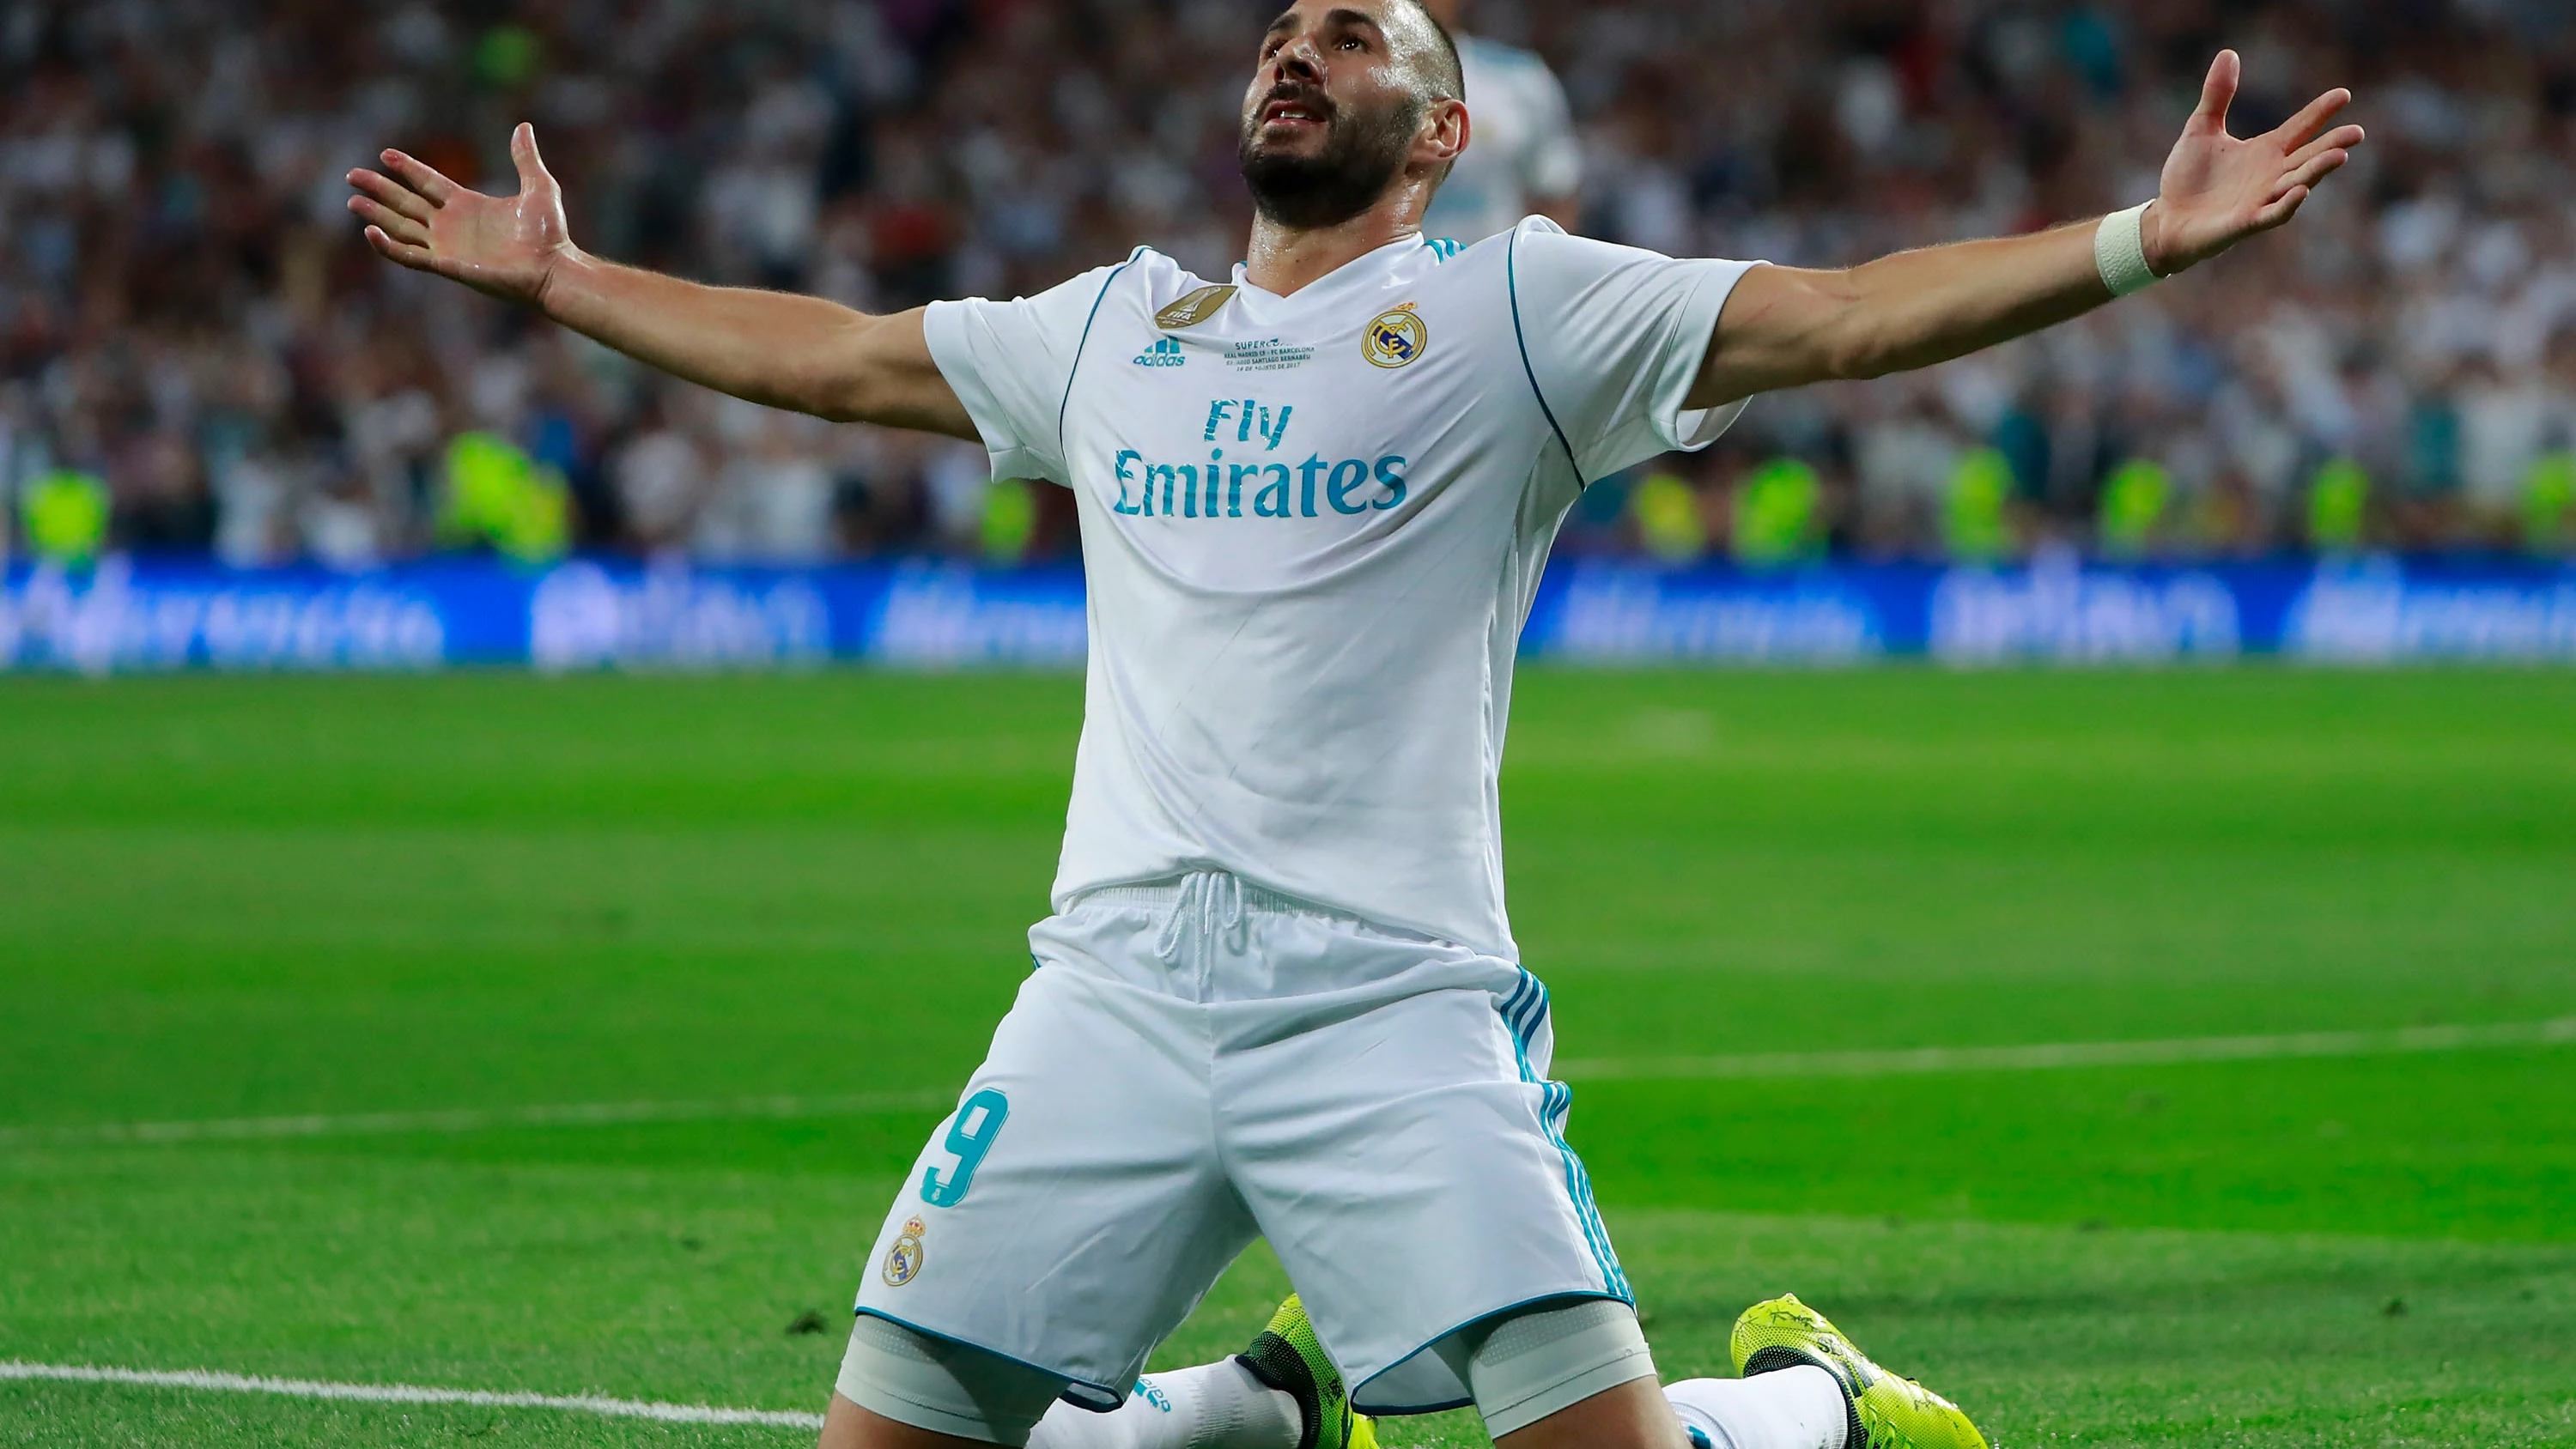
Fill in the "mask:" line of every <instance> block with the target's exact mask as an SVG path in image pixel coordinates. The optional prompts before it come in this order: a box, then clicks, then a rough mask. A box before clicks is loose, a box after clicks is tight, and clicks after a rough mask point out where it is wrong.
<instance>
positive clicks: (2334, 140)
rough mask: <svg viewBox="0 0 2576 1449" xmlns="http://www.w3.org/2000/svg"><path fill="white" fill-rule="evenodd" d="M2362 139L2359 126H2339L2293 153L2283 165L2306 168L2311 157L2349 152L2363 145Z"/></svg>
mask: <svg viewBox="0 0 2576 1449" xmlns="http://www.w3.org/2000/svg"><path fill="white" fill-rule="evenodd" d="M2361 137H2362V130H2361V128H2360V127H2359V126H2337V127H2335V128H2334V129H2333V130H2331V131H2328V132H2327V133H2325V134H2324V135H2322V136H2319V137H2318V138H2316V139H2315V140H2313V141H2310V142H2309V143H2308V144H2306V145H2304V146H2302V147H2300V148H2299V149H2298V150H2296V151H2293V152H2291V153H2290V155H2289V158H2288V160H2286V161H2285V162H2284V163H2283V164H2284V165H2287V166H2293V167H2297V166H2304V165H2306V164H2307V163H2308V160H2309V158H2310V157H2314V156H2322V155H2324V154H2325V153H2327V152H2328V151H2349V150H2351V149H2352V148H2353V147H2355V146H2358V145H2360V144H2361Z"/></svg>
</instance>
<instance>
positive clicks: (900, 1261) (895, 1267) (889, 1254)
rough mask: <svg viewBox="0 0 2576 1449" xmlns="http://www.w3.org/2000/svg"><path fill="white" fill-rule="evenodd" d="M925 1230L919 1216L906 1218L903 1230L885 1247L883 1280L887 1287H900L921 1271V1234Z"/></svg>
mask: <svg viewBox="0 0 2576 1449" xmlns="http://www.w3.org/2000/svg"><path fill="white" fill-rule="evenodd" d="M924 1231H925V1229H924V1227H923V1226H922V1221H921V1219H919V1218H912V1219H909V1220H907V1221H906V1222H905V1223H904V1225H903V1232H902V1233H900V1234H898V1235H897V1236H896V1238H895V1240H894V1246H893V1247H891V1248H888V1249H886V1256H885V1280H886V1286H887V1287H889V1288H900V1287H902V1286H903V1285H904V1284H906V1283H909V1282H911V1281H912V1280H913V1278H914V1276H915V1275H917V1274H919V1273H920V1272H921V1235H922V1233H923V1232H924Z"/></svg>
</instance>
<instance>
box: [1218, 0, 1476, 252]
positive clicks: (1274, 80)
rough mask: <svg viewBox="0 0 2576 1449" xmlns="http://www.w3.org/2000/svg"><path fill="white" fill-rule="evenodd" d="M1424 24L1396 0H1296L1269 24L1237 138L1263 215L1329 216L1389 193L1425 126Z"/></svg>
mask: <svg viewBox="0 0 2576 1449" xmlns="http://www.w3.org/2000/svg"><path fill="white" fill-rule="evenodd" d="M1428 30H1429V27H1428V26H1427V24H1426V23H1425V22H1424V20H1423V18H1422V16H1421V15H1420V14H1419V13H1418V12H1416V11H1414V10H1413V9H1412V8H1411V7H1410V6H1409V5H1408V4H1406V3H1404V0H1298V3H1297V4H1295V5H1293V6H1291V7H1290V8H1289V9H1288V10H1287V11H1286V12H1284V13H1282V14H1281V15H1280V17H1279V18H1278V19H1277V20H1274V21H1272V22H1271V24H1270V30H1269V32H1268V33H1267V34H1266V35H1264V36H1263V37H1262V41H1261V65H1260V68H1259V69H1258V70H1256V71H1254V72H1253V77H1252V86H1251V89H1250V90H1248V91H1247V92H1245V94H1244V101H1243V133H1242V139H1241V143H1240V145H1239V146H1238V148H1237V154H1238V155H1239V157H1240V159H1241V160H1242V163H1243V179H1244V181H1245V182H1246V184H1248V185H1249V186H1250V187H1251V188H1252V198H1253V203H1254V204H1255V205H1256V206H1258V207H1259V208H1260V209H1261V214H1262V215H1263V216H1265V217H1268V218H1269V219H1270V220H1272V221H1275V222H1278V223H1281V224H1282V225H1286V226H1292V227H1320V226H1330V225H1333V224H1334V223H1336V222H1341V221H1347V220H1349V219H1350V218H1351V217H1354V216H1357V215H1358V214H1359V213H1361V212H1363V211H1365V210H1367V209H1368V208H1369V206H1370V205H1371V204H1373V203H1374V202H1376V200H1377V199H1378V198H1379V197H1380V196H1382V195H1384V194H1385V192H1386V189H1387V187H1388V185H1389V184H1390V183H1392V182H1393V181H1394V180H1395V178H1396V176H1397V175H1398V174H1399V173H1400V172H1402V170H1403V169H1404V165H1405V162H1406V161H1407V160H1408V159H1409V158H1410V157H1411V154H1412V151H1413V147H1414V143H1415V141H1416V139H1417V138H1418V133H1419V132H1420V130H1421V127H1422V119H1423V115H1424V113H1425V109H1426V106H1427V103H1428V96H1427V87H1426V85H1425V82H1424V81H1423V80H1422V78H1421V77H1420V75H1419V74H1418V73H1417V71H1416V69H1415V66H1414V63H1413V59H1412V57H1413V56H1414V55H1415V54H1416V53H1417V47H1419V46H1422V45H1425V44H1433V43H1436V41H1435V40H1434V38H1433V37H1432V36H1431V35H1430V34H1429V33H1428ZM1417 31H1419V32H1421V33H1419V34H1417V33H1416V32H1417Z"/></svg>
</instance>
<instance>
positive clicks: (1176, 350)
mask: <svg viewBox="0 0 2576 1449" xmlns="http://www.w3.org/2000/svg"><path fill="white" fill-rule="evenodd" d="M1128 360H1129V361H1130V362H1133V363H1135V364H1136V365H1137V366H1138V367H1179V366H1181V365H1182V364H1183V363H1186V362H1188V361H1189V359H1188V358H1186V357H1183V356H1182V355H1181V344H1180V340H1179V339H1178V338H1174V337H1164V338H1160V339H1157V340H1156V341H1155V343H1154V345H1153V346H1151V347H1148V348H1146V349H1145V350H1144V351H1142V352H1139V353H1137V354H1136V355H1135V356H1134V357H1132V358H1129V359H1128Z"/></svg>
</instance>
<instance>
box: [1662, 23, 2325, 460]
mask: <svg viewBox="0 0 2576 1449" xmlns="http://www.w3.org/2000/svg"><path fill="white" fill-rule="evenodd" d="M2238 73H2239V65H2238V61H2237V58H2236V52H2234V51H2232V50H2229V51H2221V52H2219V55H2218V59H2217V60H2215V61H2214V62H2212V63H2211V65H2210V67H2209V79H2208V80H2207V81H2206V82H2205V83H2204V84H2203V86H2202V87H2201V95H2200V106H2199V109H2197V110H2195V111H2193V112H2192V115H2191V120H2190V121H2189V122H2188V123H2187V124H2185V125H2184V127H2183V133H2182V139H2181V140H2179V141H2177V142H2175V143H2174V149H2173V154H2172V155H2171V156H2168V157H2167V158H2166V159H2165V168H2164V176H2163V179H2162V182H2161V184H2160V186H2159V188H2158V191H2157V195H2156V199H2155V201H2154V202H2153V203H2152V204H2151V205H2149V206H2148V208H2147V211H2146V215H2145V216H2144V217H2143V218H2142V219H2141V220H2140V223H2139V240H2140V241H2142V242H2143V243H2144V245H2145V248H2146V257H2147V265H2148V266H2149V268H2150V269H2152V270H2153V271H2154V272H2155V273H2156V275H2158V276H2171V275H2172V274H2173V273H2175V272H2179V271H2181V270H2182V269H2184V268H2185V267H2189V266H2193V265H2195V264H2197V263H2199V262H2203V261H2206V260H2208V259H2209V258H2211V257H2214V256H2216V255H2218V254H2219V253H2220V252H2223V251H2225V250H2227V249H2228V248H2229V247H2231V246H2234V245H2235V244H2236V243H2238V242H2240V241H2243V240H2244V239H2245V238H2247V237H2249V236H2252V235H2254V234H2256V233H2258V232H2265V231H2269V230H2271V229H2272V228H2274V227H2276V226H2279V225H2280V224H2282V223H2283V222H2285V221H2288V220H2289V219H2290V218H2291V217H2293V216H2295V215H2297V214H2298V210H2299V207H2300V205H2301V204H2302V203H2303V202H2305V201H2306V200H2307V199H2308V194H2309V192H2310V190H2311V189H2312V188H2314V187H2315V186H2316V184H2317V183H2318V182H2320V181H2322V180H2324V179H2325V177H2326V176H2328V175H2329V174H2331V173H2332V172H2333V171H2334V170H2335V169H2336V168H2337V167H2340V166H2341V165H2343V163H2344V161H2345V160H2346V159H2347V158H2348V156H2349V154H2350V152H2351V149H2352V148H2353V147H2355V146H2358V145H2360V144H2361V128H2360V127H2359V126H2337V127H2335V128H2334V129H2332V130H2328V129H2327V123H2328V122H2329V121H2331V120H2333V119H2334V116H2335V114H2336V113H2337V112H2339V111H2341V110H2342V109H2343V108H2344V107H2345V106H2346V105H2347V104H2349V103H2350V102H2351V100H2352V93H2351V92H2349V91H2344V90H2332V91H2328V92H2326V93H2325V94H2324V95H2322V96H2319V97H2317V98H2316V99H2315V100H2314V101H2311V102H2309V104H2308V107H2307V109H2306V110H2303V111H2301V112H2299V114H2298V115H2296V116H2293V117H2292V118H2291V119H2290V120H2289V121H2288V122H2287V123H2285V124H2284V125H2282V126H2281V128H2280V129H2279V130H2276V131H2273V132H2271V133H2270V134H2269V135H2263V136H2256V137H2254V138H2252V139H2250V140H2238V139H2237V138H2236V137H2233V136H2230V135H2228V134H2227V108H2228V105H2229V103H2230V102H2232V101H2233V100H2234V99H2235V98H2236V83H2237V77H2238ZM2098 224H2099V219H2098V218H2097V219H2096V220H2095V221H2091V222H2085V223H2082V224H2079V225H2076V226H2066V227H2059V228H2057V229H2056V230H2053V231H2046V232H2039V233H2036V234H2034V235H2030V236H2018V237H2005V238H1999V239H1996V240H1993V241H1974V242H1961V243H1959V244H1957V245H1954V246H1942V247H1928V248H1926V249H1924V250H1922V251H1913V252H1900V253H1898V254H1897V255H1895V256H1892V257H1882V258H1880V259H1879V260H1877V261H1874V262H1870V263H1867V264H1865V265H1862V266H1858V267H1853V268H1850V269H1848V270H1844V271H1806V270H1802V269H1799V268H1795V267H1757V268H1755V269H1754V270H1752V271H1751V272H1748V273H1746V274H1745V276H1744V279H1743V280H1742V281H1740V282H1738V283H1737V284H1736V287H1735V291H1734V293H1733V294H1732V295H1730V296H1729V297H1728V298H1727V301H1726V308H1725V311H1724V312H1723V313H1722V314H1721V315H1720V317H1719V319H1718V325H1717V332H1716V335H1715V336H1713V337H1711V338H1710V339H1709V348H1708V360H1707V361H1706V362H1705V363H1703V364H1702V365H1701V367H1700V373H1699V379H1698V381H1697V382H1695V383H1694V384H1693V385H1692V387H1691V392H1690V396H1689V399H1688V402H1687V404H1686V405H1687V406H1689V407H1693V408H1704V407H1715V406H1718V405H1719V404H1722V403H1729V402H1733V401H1735V400H1736V399H1738V398H1745V397H1751V396H1752V395H1753V394H1755V393H1758V392H1772V391H1776V390H1778V389H1781V388H1788V387H1798V386H1801V385H1803V384H1806V383H1810V382H1823V381H1827V380H1829V379H1835V378H1862V377H1878V376H1881V375H1883V374H1886V373H1890V372H1902V371H1905V370H1907V369H1909V368H1916V367H1929V366H1931V365H1932V364H1933V363H1936V362H1947V361H1949V360H1950V359H1951V358H1953V357H1960V356H1964V355H1965V354H1967V353H1970V352H1974V351H1977V350H1978V349H1980V348H1984V347H1991V346H1993V345H1995V344H1996V343H1998V342H2004V341H2008V340H2010V339H2012V338H2015V337H2019V336H2021V335H2023V334H2024V333H2029V332H2036V331H2038V330H2040V329H2041V328H2043V327H2051V326H2054V325H2056V324H2057V323H2060V322H2064V321H2066V320H2068V319H2069V318H2072V317H2076V316H2080V315H2082V314H2083V313H2086V312H2089V311H2091V310H2093V309H2094V308H2096V307H2099V306H2101V305H2102V304H2103V303H2105V302H2108V301H2110V300H2111V290H2110V288H2109V287H2108V286H2106V285H2104V283H2103V280H2102V275H2101V271H2100V268H2099V267H2098V266H2097V264H2096V263H2095V261H2094V254H2093V236H2094V231H2095V228H2096V227H2097V226H2098Z"/></svg>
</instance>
